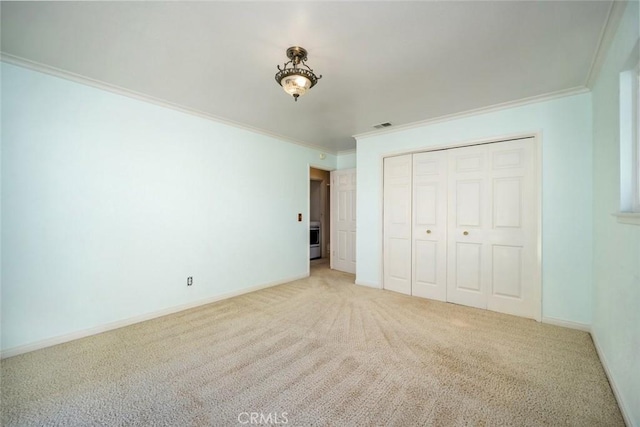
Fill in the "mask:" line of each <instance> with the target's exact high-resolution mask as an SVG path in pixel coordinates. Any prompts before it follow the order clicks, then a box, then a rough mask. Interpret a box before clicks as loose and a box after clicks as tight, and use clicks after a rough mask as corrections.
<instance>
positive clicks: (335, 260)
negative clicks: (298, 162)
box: [330, 169, 356, 274]
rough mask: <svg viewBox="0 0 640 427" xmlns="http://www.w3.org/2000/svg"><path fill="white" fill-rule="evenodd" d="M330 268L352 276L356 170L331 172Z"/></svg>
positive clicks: (354, 254) (354, 243) (354, 246)
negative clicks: (331, 232)
mask: <svg viewBox="0 0 640 427" xmlns="http://www.w3.org/2000/svg"><path fill="white" fill-rule="evenodd" d="M330 204H331V230H332V231H333V236H332V238H331V248H332V249H331V260H330V261H331V268H333V269H336V270H340V271H345V272H347V273H352V274H355V273H356V170H355V169H345V170H339V171H333V172H331V203H330Z"/></svg>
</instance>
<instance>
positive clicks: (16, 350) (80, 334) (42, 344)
mask: <svg viewBox="0 0 640 427" xmlns="http://www.w3.org/2000/svg"><path fill="white" fill-rule="evenodd" d="M306 277H309V274H302V275H299V276H295V277H289V278H287V279H284V280H277V281H274V282H269V283H263V284H261V285H256V286H250V287H248V288H243V289H239V290H237V291H232V292H227V293H224V294H219V295H215V296H213V297H209V298H205V299H202V300H198V301H193V302H190V303H187V304H181V305H176V306H173V307H168V308H165V309H162V310H158V311H154V312H152V313H146V314H143V315H140V316H134V317H129V318H127V319H122V320H118V321H115V322H111V323H105V324H104V325H99V326H95V327H93V328H88V329H83V330H81V331H76V332H72V333H70V334H64V335H59V336H57V337H53V338H47V339H44V340H40V341H36V342H34V343H30V344H26V345H21V346H18V347H13V348H8V349H6V350H2V352H0V359H6V358H8V357H13V356H18V355H20V354H24V353H28V352H30V351H35V350H40V349H43V348H46V347H51V346H54V345H58V344H62V343H65V342H69V341H73V340H77V339H80V338H86V337H88V336H91V335H97V334H101V333H103V332H107V331H111V330H114V329H118V328H122V327H124V326H129V325H133V324H135V323H140V322H144V321H146V320H151V319H155V318H157V317H162V316H166V315H168V314H173V313H177V312H179V311H183V310H188V309H190V308H194V307H199V306H201V305H206V304H211V303H213V302H216V301H221V300H225V299H229V298H233V297H236V296H239V295H243V294H248V293H250V292H255V291H258V290H260V289H265V288H270V287H272V286H277V285H281V284H283V283H288V282H293V281H295V280H299V279H304V278H306Z"/></svg>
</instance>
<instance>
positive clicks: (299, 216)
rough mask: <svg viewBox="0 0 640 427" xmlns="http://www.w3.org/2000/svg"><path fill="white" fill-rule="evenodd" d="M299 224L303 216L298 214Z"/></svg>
mask: <svg viewBox="0 0 640 427" xmlns="http://www.w3.org/2000/svg"><path fill="white" fill-rule="evenodd" d="M298 222H302V214H301V213H299V214H298Z"/></svg>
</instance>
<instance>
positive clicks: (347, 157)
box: [337, 152, 356, 170]
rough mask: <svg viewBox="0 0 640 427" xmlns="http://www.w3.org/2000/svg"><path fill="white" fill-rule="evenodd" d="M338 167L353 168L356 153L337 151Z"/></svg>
mask: <svg viewBox="0 0 640 427" xmlns="http://www.w3.org/2000/svg"><path fill="white" fill-rule="evenodd" d="M337 164H338V169H339V170H340V169H353V168H355V167H356V153H355V152H353V153H346V154H341V153H338V159H337Z"/></svg>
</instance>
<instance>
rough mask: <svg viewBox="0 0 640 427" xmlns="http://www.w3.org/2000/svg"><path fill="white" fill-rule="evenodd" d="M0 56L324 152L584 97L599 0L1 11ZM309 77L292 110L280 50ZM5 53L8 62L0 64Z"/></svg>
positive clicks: (5, 6)
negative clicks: (303, 63)
mask: <svg viewBox="0 0 640 427" xmlns="http://www.w3.org/2000/svg"><path fill="white" fill-rule="evenodd" d="M1 8H2V9H1V14H2V52H3V54H4V55H5V56H4V57H5V58H7V57H13V58H14V59H15V58H16V57H17V58H22V59H26V60H29V61H34V62H36V63H40V64H44V65H46V66H49V67H55V68H58V69H61V70H65V71H68V72H71V73H75V74H78V75H81V76H84V77H88V78H90V79H94V80H97V81H100V82H104V83H107V84H109V85H115V86H118V87H121V88H124V89H127V90H131V91H135V92H138V93H141V94H145V95H148V96H150V97H153V98H156V99H160V100H164V101H167V102H170V103H173V104H177V105H179V106H183V107H185V108H188V109H191V110H197V111H200V112H202V113H205V114H207V115H211V116H215V117H219V118H222V119H225V120H229V121H232V122H236V123H239V124H242V125H246V126H250V127H253V128H257V129H260V130H262V131H264V132H267V133H271V134H277V135H280V136H282V137H285V138H287V139H293V140H297V141H300V142H303V143H306V144H309V145H315V146H320V147H324V149H325V150H327V151H329V152H336V151H341V150H348V149H352V148H354V147H355V140H354V139H353V138H352V135H356V134H361V133H366V132H369V131H372V130H374V129H373V127H372V126H373V125H374V124H377V123H381V122H387V121H389V122H392V123H393V124H394V125H403V124H408V123H412V122H416V121H422V120H428V119H431V118H436V117H441V116H445V115H450V114H455V113H460V112H463V111H468V110H473V109H478V108H482V107H487V106H492V105H496V104H501V103H505V102H510V101H516V100H520V99H524V98H529V97H534V96H539V95H544V94H550V93H556V92H562V91H566V90H570V89H575V88H581V87H585V85H586V83H587V80H588V79H589V75H590V73H591V72H592V71H591V70H592V66H593V64H594V63H595V58H596V55H597V54H598V46H599V44H600V40H601V38H602V34H603V33H604V28H605V26H606V23H607V16H608V14H609V11H610V9H611V1H603V2H600V1H586V2H581V1H568V2H559V1H545V2H525V1H496V2H493V1H490V2H484V1H472V2H399V1H389V2H42V3H40V2H16V3H14V2H5V1H3V2H2V5H1ZM292 45H300V46H303V47H305V48H306V49H307V50H308V51H309V59H308V61H307V63H308V65H309V66H310V67H311V68H313V69H314V70H315V71H316V73H317V74H322V75H323V78H322V79H321V80H320V81H319V82H318V85H317V86H316V87H314V88H313V89H311V91H310V92H309V93H308V94H307V95H305V96H304V97H301V98H300V99H299V101H298V102H297V103H296V102H294V101H293V98H291V97H290V96H288V95H287V94H285V93H284V91H283V90H282V89H281V88H280V86H279V85H278V84H277V83H276V82H275V80H274V75H275V73H276V71H277V69H276V65H278V64H279V65H282V64H283V63H284V62H285V61H286V60H287V58H286V55H285V51H286V49H287V48H288V47H289V46H292ZM7 54H8V55H7Z"/></svg>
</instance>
